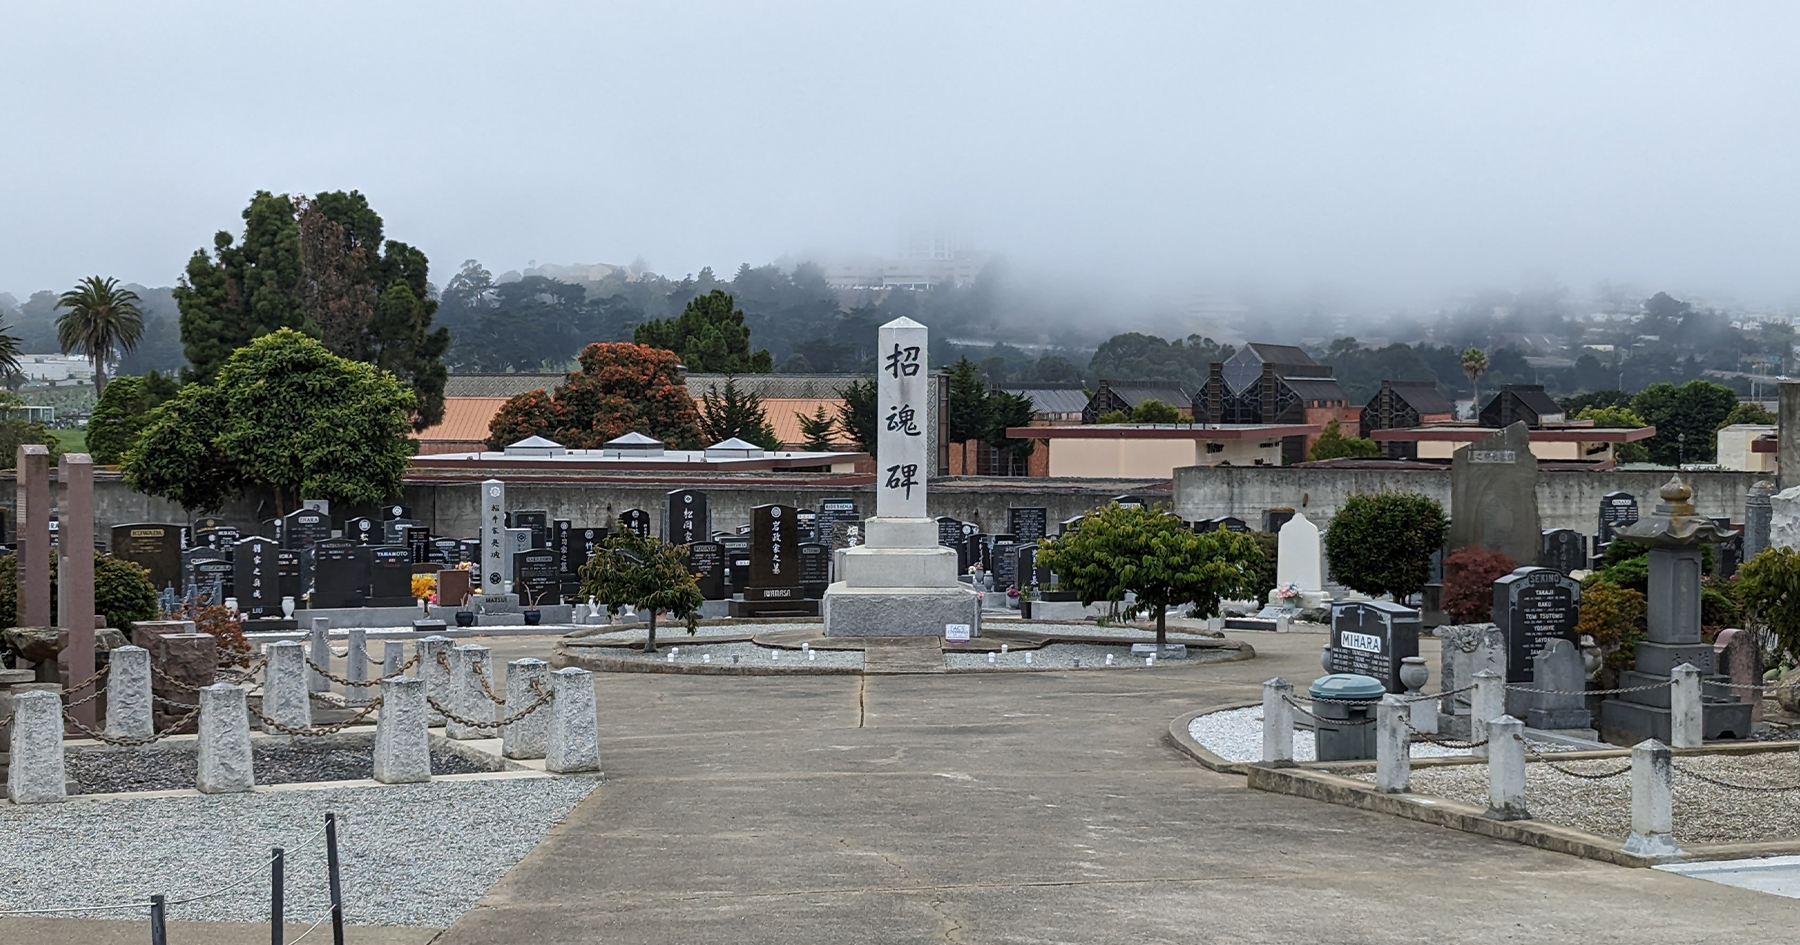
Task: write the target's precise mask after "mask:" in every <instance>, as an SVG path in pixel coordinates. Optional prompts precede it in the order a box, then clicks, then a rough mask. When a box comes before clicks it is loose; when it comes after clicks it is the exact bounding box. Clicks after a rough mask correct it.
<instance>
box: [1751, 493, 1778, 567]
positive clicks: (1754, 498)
mask: <svg viewBox="0 0 1800 945" xmlns="http://www.w3.org/2000/svg"><path fill="white" fill-rule="evenodd" d="M1774 494H1775V484H1774V483H1772V482H1769V481H1768V480H1766V479H1765V480H1762V481H1760V482H1758V483H1756V484H1755V485H1753V486H1751V487H1750V492H1749V494H1747V495H1745V496H1744V560H1745V561H1749V560H1750V559H1751V558H1754V557H1756V556H1757V555H1759V554H1761V553H1762V551H1763V549H1765V548H1767V547H1769V525H1770V521H1771V519H1772V517H1773V514H1774V508H1773V506H1772V505H1771V504H1770V502H1769V497H1770V496H1772V495H1774Z"/></svg>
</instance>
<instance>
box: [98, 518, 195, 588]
mask: <svg viewBox="0 0 1800 945" xmlns="http://www.w3.org/2000/svg"><path fill="white" fill-rule="evenodd" d="M112 554H113V557H115V558H119V559H121V560H124V561H132V562H136V563H137V564H138V565H139V566H141V567H142V568H143V569H144V570H146V571H148V572H150V586H151V587H154V588H156V589H157V590H158V591H161V590H162V589H163V588H165V587H180V586H181V583H182V580H181V526H179V525H158V524H155V523H153V522H142V523H139V524H136V525H114V526H113V529H112Z"/></svg>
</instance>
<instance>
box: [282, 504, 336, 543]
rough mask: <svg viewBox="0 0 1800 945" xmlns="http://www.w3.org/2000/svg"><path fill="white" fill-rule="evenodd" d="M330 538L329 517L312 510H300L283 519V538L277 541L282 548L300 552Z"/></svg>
mask: <svg viewBox="0 0 1800 945" xmlns="http://www.w3.org/2000/svg"><path fill="white" fill-rule="evenodd" d="M330 537H331V517H330V516H329V515H326V514H325V513H323V512H316V511H314V510H312V509H300V510H298V511H294V512H289V513H288V514H287V515H286V516H284V517H283V518H282V526H281V537H280V538H278V539H276V540H277V541H279V542H280V543H281V547H283V548H292V549H294V550H296V551H298V550H302V549H304V548H306V546H308V545H312V544H316V543H318V542H321V541H324V540H325V539H327V538H330Z"/></svg>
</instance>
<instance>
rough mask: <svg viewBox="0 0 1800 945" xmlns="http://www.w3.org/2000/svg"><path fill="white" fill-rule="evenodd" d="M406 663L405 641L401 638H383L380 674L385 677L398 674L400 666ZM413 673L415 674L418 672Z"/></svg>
mask: <svg viewBox="0 0 1800 945" xmlns="http://www.w3.org/2000/svg"><path fill="white" fill-rule="evenodd" d="M404 665H406V643H405V642H404V641H401V640H384V641H382V644H381V675H382V678H384V679H386V678H389V677H393V676H398V675H400V667H402V666H404ZM413 675H415V676H417V675H419V674H418V673H414V674H413Z"/></svg>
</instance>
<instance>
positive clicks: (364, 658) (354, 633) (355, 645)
mask: <svg viewBox="0 0 1800 945" xmlns="http://www.w3.org/2000/svg"><path fill="white" fill-rule="evenodd" d="M344 678H345V679H348V680H350V681H351V685H348V686H345V687H344V704H345V705H366V704H368V701H369V687H368V686H367V685H366V683H367V682H368V680H369V631H367V630H364V629H363V628H361V627H351V628H350V642H349V645H348V646H347V647H346V648H345V650H344Z"/></svg>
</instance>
